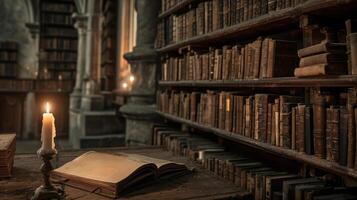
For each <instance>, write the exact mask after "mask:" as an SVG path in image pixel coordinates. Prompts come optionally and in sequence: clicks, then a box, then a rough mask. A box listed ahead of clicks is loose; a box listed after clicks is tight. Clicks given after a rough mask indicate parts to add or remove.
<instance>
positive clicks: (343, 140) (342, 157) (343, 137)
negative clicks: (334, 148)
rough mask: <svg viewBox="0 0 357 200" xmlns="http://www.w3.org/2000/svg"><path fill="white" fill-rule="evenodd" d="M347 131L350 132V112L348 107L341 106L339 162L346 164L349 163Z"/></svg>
mask: <svg viewBox="0 0 357 200" xmlns="http://www.w3.org/2000/svg"><path fill="white" fill-rule="evenodd" d="M347 132H348V112H347V109H346V107H341V108H340V124H339V133H340V140H339V147H340V149H339V164H340V165H343V166H346V164H347V148H348V142H347Z"/></svg>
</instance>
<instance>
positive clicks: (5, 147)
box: [0, 134, 16, 178]
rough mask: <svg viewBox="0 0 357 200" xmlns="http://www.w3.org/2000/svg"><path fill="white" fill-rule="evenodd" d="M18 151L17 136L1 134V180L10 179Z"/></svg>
mask: <svg viewBox="0 0 357 200" xmlns="http://www.w3.org/2000/svg"><path fill="white" fill-rule="evenodd" d="M15 150H16V135H15V134H0V178H4V177H10V176H11V175H12V168H13V165H14V156H15Z"/></svg>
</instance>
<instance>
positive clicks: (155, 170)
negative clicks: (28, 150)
mask: <svg viewBox="0 0 357 200" xmlns="http://www.w3.org/2000/svg"><path fill="white" fill-rule="evenodd" d="M186 172H188V169H187V167H186V166H185V165H183V164H180V163H174V162H171V161H167V160H161V159H156V158H151V157H147V156H143V155H138V154H108V153H99V152H94V151H90V152H87V153H84V154H83V155H81V156H79V157H77V158H76V159H74V160H72V161H70V162H68V163H66V164H64V165H63V166H61V167H59V168H57V169H55V170H53V171H52V172H51V178H52V179H55V180H57V181H59V182H61V183H64V184H66V185H70V186H73V187H77V188H80V189H83V190H86V191H90V192H93V193H96V194H100V195H104V196H108V197H111V198H115V197H118V196H120V194H122V193H124V192H125V191H127V190H130V189H132V188H134V187H136V186H137V187H138V186H139V185H140V184H144V183H145V182H146V183H147V182H150V181H154V180H157V179H160V178H165V177H166V178H168V177H169V176H173V175H179V174H182V173H186Z"/></svg>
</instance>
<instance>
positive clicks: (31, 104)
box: [22, 92, 38, 139]
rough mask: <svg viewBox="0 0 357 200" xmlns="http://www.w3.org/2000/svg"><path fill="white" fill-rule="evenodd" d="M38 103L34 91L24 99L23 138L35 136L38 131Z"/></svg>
mask: <svg viewBox="0 0 357 200" xmlns="http://www.w3.org/2000/svg"><path fill="white" fill-rule="evenodd" d="M36 109H37V104H36V97H35V93H34V92H28V93H27V94H26V97H25V100H24V122H23V123H24V124H23V125H24V130H23V134H22V136H23V138H22V139H30V138H33V137H34V136H35V135H36V133H38V132H37V110H36Z"/></svg>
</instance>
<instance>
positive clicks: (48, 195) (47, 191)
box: [31, 185, 64, 200]
mask: <svg viewBox="0 0 357 200" xmlns="http://www.w3.org/2000/svg"><path fill="white" fill-rule="evenodd" d="M52 199H53V200H61V199H64V191H62V190H60V189H57V188H55V187H49V188H48V187H44V186H43V185H41V186H40V187H38V188H37V189H36V191H35V194H34V195H33V197H32V198H31V200H52Z"/></svg>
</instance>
